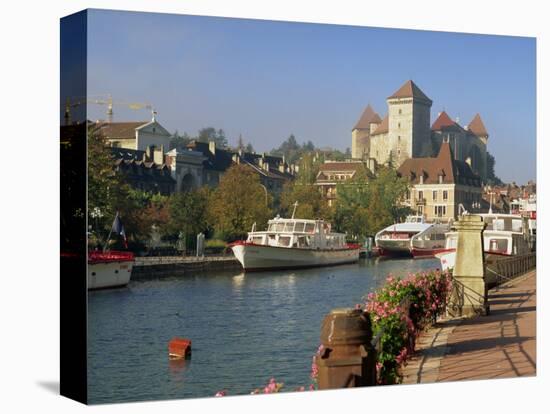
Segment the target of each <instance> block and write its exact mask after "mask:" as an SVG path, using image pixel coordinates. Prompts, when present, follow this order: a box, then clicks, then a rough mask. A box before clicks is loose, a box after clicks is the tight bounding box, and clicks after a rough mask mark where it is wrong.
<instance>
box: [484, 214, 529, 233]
mask: <svg viewBox="0 0 550 414" xmlns="http://www.w3.org/2000/svg"><path fill="white" fill-rule="evenodd" d="M483 221H485V223H487V228H486V229H485V230H497V231H516V232H521V231H522V229H523V224H522V221H521V219H519V218H517V219H516V218H511V217H485V218H484V219H483Z"/></svg>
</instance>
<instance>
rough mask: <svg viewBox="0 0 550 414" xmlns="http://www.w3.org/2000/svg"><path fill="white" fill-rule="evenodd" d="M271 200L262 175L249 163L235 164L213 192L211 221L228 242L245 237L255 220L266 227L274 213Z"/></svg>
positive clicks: (259, 226)
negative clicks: (249, 165)
mask: <svg viewBox="0 0 550 414" xmlns="http://www.w3.org/2000/svg"><path fill="white" fill-rule="evenodd" d="M266 201H267V203H266ZM271 203H272V198H271V196H270V195H269V194H268V195H267V197H266V190H265V187H263V186H262V185H261V183H260V177H259V175H258V174H257V173H255V172H254V171H253V170H252V169H251V168H249V167H247V166H246V165H242V164H236V165H233V166H232V167H230V168H229V169H228V170H227V171H226V172H225V174H224V175H223V176H222V178H221V180H220V184H219V186H218V187H217V188H216V189H215V190H214V191H213V193H212V196H211V199H210V203H209V206H208V217H209V222H210V223H212V225H213V227H214V229H215V231H216V232H217V233H218V236H219V237H220V238H223V239H224V240H226V241H228V240H235V239H237V238H242V237H246V234H247V232H248V231H250V229H251V227H252V225H253V224H254V223H256V225H257V226H258V228H263V227H265V225H266V224H267V220H268V219H269V218H270V217H271V216H272V211H271V208H270V205H271ZM266 204H267V205H266Z"/></svg>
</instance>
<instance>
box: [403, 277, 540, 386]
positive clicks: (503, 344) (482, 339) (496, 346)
mask: <svg viewBox="0 0 550 414" xmlns="http://www.w3.org/2000/svg"><path fill="white" fill-rule="evenodd" d="M489 304H490V313H489V315H488V316H479V317H475V318H471V319H453V320H443V321H440V322H438V323H437V324H436V325H435V326H434V327H433V328H431V329H430V330H428V331H427V332H424V333H423V334H422V335H420V337H419V338H418V342H417V352H416V353H415V355H414V356H413V357H412V358H411V359H410V360H409V362H408V363H407V366H405V367H404V369H403V382H404V383H409V384H411V383H419V382H422V383H429V382H440V381H459V380H471V379H492V378H513V377H522V376H533V375H536V270H532V271H530V272H528V273H526V274H525V275H524V276H521V277H519V278H518V279H517V280H514V281H512V282H509V283H508V284H505V285H503V286H500V287H499V288H496V289H493V290H491V291H489Z"/></svg>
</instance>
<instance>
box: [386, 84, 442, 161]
mask: <svg viewBox="0 0 550 414" xmlns="http://www.w3.org/2000/svg"><path fill="white" fill-rule="evenodd" d="M386 102H387V103H388V141H389V142H388V144H389V146H390V148H391V159H392V162H393V163H394V166H395V167H399V166H400V165H401V164H402V163H403V161H405V160H406V159H407V158H419V157H427V156H430V155H431V131H430V108H431V106H432V101H431V99H430V98H428V97H427V96H426V95H425V94H424V92H422V91H421V90H420V88H419V87H418V86H417V85H416V84H415V83H414V82H413V81H412V80H408V81H407V82H405V84H404V85H403V86H401V87H400V88H399V89H398V90H397V91H396V92H395V93H394V94H393V95H391V96H389V97H388V98H387V100H386Z"/></svg>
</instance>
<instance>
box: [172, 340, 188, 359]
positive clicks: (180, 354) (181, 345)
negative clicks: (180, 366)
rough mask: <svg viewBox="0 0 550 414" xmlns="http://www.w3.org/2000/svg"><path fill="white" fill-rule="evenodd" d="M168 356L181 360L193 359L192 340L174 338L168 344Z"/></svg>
mask: <svg viewBox="0 0 550 414" xmlns="http://www.w3.org/2000/svg"><path fill="white" fill-rule="evenodd" d="M168 356H169V357H170V358H175V359H181V358H185V359H187V358H191V340H190V339H185V338H172V339H171V340H170V342H168Z"/></svg>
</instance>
